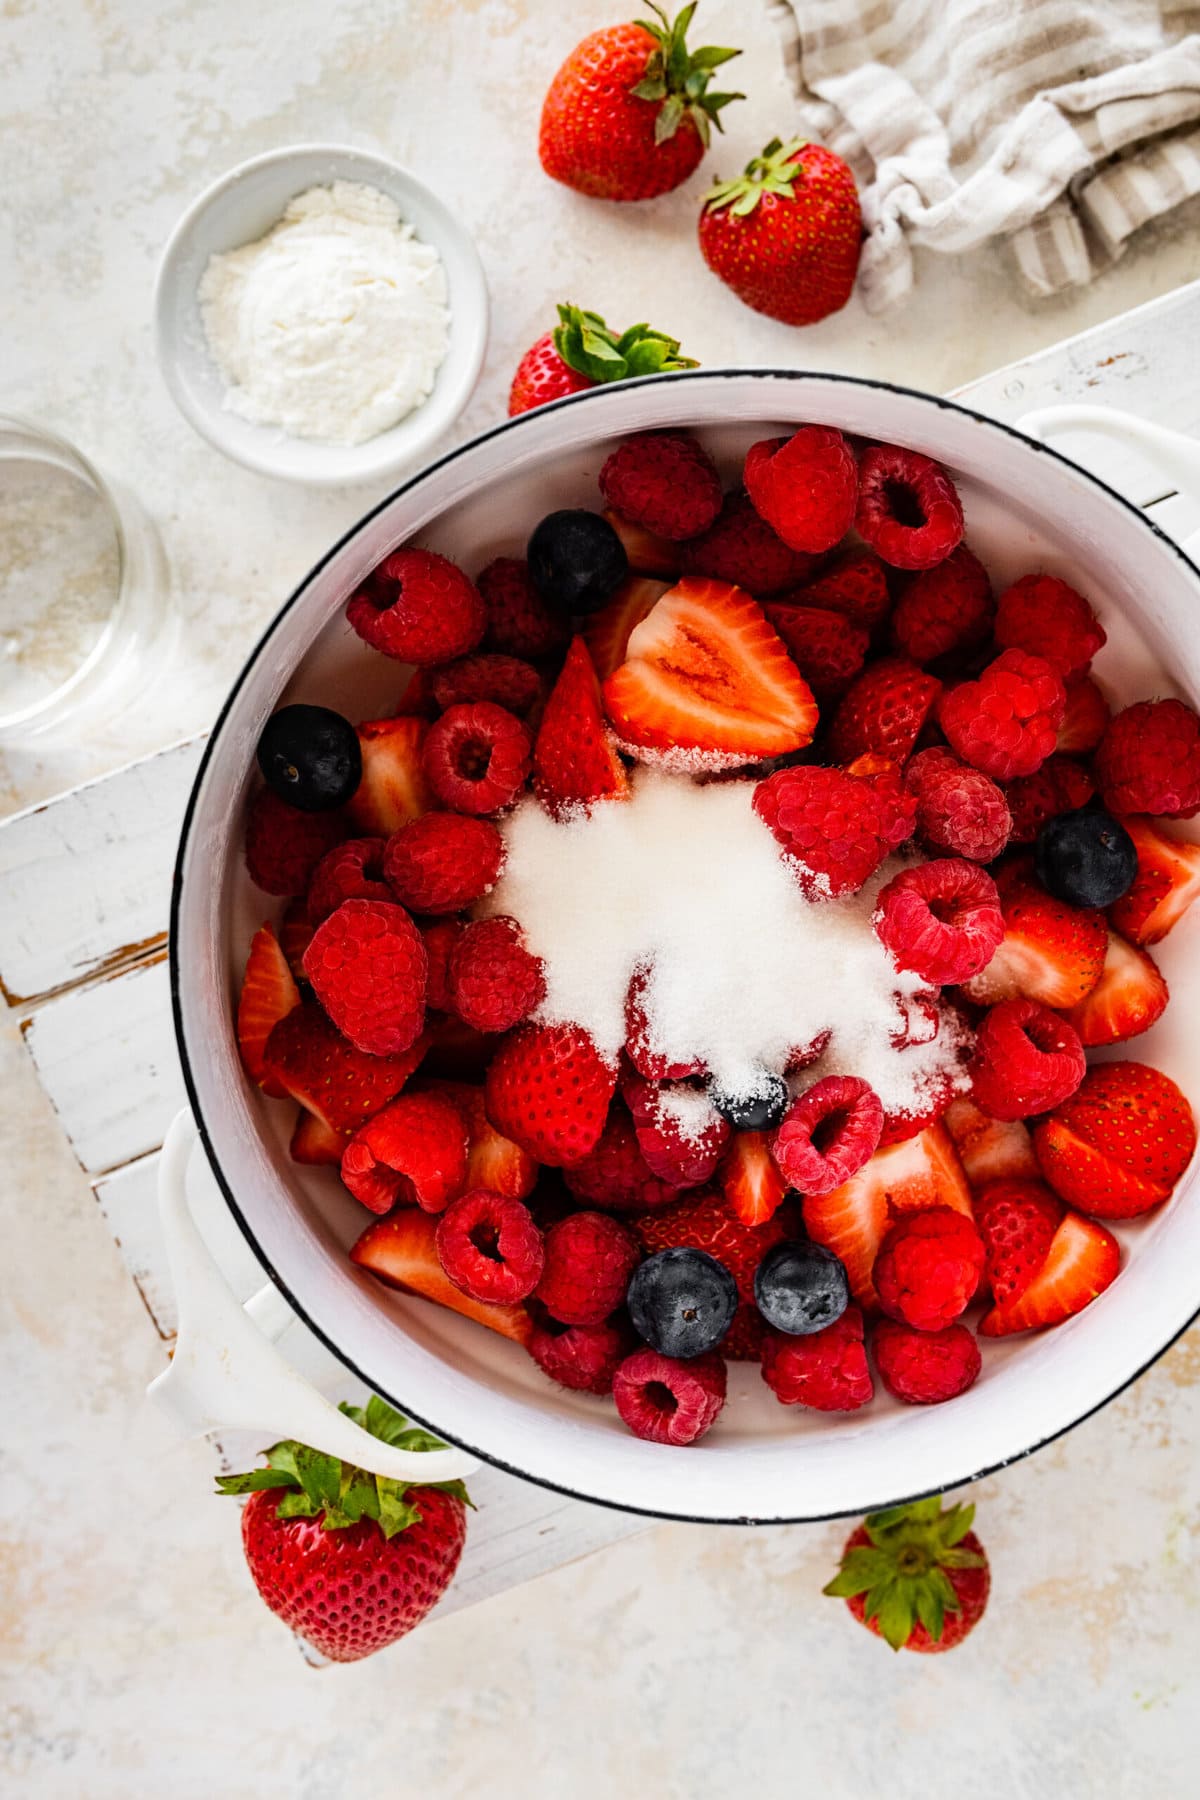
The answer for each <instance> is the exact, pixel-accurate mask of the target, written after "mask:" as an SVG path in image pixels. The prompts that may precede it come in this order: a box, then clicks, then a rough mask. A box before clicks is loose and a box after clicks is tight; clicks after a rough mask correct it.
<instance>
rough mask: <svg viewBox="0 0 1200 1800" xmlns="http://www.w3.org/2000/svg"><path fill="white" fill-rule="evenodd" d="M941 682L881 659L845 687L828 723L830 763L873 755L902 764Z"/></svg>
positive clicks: (906, 664) (902, 662) (898, 661)
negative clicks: (846, 690) (869, 752)
mask: <svg viewBox="0 0 1200 1800" xmlns="http://www.w3.org/2000/svg"><path fill="white" fill-rule="evenodd" d="M941 691H942V684H941V682H940V681H939V680H938V679H937V677H936V676H935V675H930V674H928V673H927V672H926V671H925V670H924V669H922V668H919V667H918V665H917V664H916V663H915V662H910V661H909V660H908V658H907V657H904V656H884V657H881V658H880V660H879V661H878V662H875V663H872V664H871V666H870V668H868V669H864V671H863V673H862V674H861V675H860V676H859V677H858V679H857V680H856V681H855V682H853V683H852V684H851V687H850V689H849V691H848V693H847V694H846V696H845V698H844V700H843V701H842V702H841V705H840V706H839V707H838V709H837V712H836V714H835V715H834V720H833V729H832V731H831V732H830V734H829V750H830V754H831V755H832V757H833V759H834V761H835V762H839V763H842V764H845V763H848V762H853V760H854V758H855V757H856V756H862V755H863V754H864V753H865V752H867V751H874V752H875V754H876V755H877V756H888V757H891V759H892V760H893V762H898V763H904V762H907V761H908V759H909V757H910V756H911V755H912V753H913V750H914V749H915V748H916V743H917V739H918V737H920V735H921V732H922V731H923V730H924V728H925V725H926V723H927V722H928V720H929V717H930V714H931V713H932V712H933V709H934V706H935V704H936V702H937V699H938V696H939V695H940V694H941Z"/></svg>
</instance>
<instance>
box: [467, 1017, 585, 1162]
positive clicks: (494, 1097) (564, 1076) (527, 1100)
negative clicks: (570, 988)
mask: <svg viewBox="0 0 1200 1800" xmlns="http://www.w3.org/2000/svg"><path fill="white" fill-rule="evenodd" d="M616 1085H617V1071H616V1068H615V1067H614V1065H613V1064H611V1063H607V1062H605V1061H604V1058H603V1057H602V1056H601V1055H600V1053H599V1051H598V1050H597V1049H596V1046H595V1044H594V1043H593V1042H592V1040H591V1038H590V1037H589V1036H588V1034H587V1032H586V1031H583V1030H582V1029H581V1028H580V1027H579V1026H578V1025H521V1026H519V1027H518V1028H517V1030H516V1031H510V1032H509V1034H508V1036H507V1037H506V1038H505V1039H504V1041H503V1043H502V1044H501V1046H500V1048H499V1050H498V1051H497V1052H496V1054H495V1056H494V1057H493V1058H492V1062H491V1066H490V1068H489V1069H488V1072H487V1088H486V1094H487V1111H488V1118H489V1119H490V1120H491V1121H492V1124H493V1125H494V1126H495V1127H496V1130H497V1131H499V1132H502V1133H503V1134H504V1136H505V1137H506V1138H511V1139H512V1140H513V1142H514V1143H516V1144H520V1145H521V1147H522V1149H524V1150H527V1151H528V1152H529V1154H530V1156H533V1157H536V1158H537V1160H538V1162H542V1163H549V1164H550V1165H551V1166H552V1167H554V1168H562V1167H563V1166H564V1165H566V1164H569V1163H573V1162H581V1161H582V1160H583V1158H584V1157H585V1156H586V1155H587V1154H588V1152H589V1150H591V1149H592V1148H593V1146H594V1145H595V1143H596V1140H597V1139H598V1138H599V1136H600V1133H601V1132H602V1131H603V1129H604V1121H605V1118H606V1117H607V1115H608V1106H609V1102H610V1101H611V1099H612V1097H613V1092H614V1090H615V1088H616Z"/></svg>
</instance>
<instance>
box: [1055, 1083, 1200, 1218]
mask: <svg viewBox="0 0 1200 1800" xmlns="http://www.w3.org/2000/svg"><path fill="white" fill-rule="evenodd" d="M1033 1143H1034V1148H1035V1150H1036V1151H1037V1158H1038V1161H1039V1163H1040V1164H1041V1166H1042V1173H1043V1175H1044V1177H1045V1179H1046V1180H1047V1181H1048V1182H1049V1183H1050V1186H1051V1187H1052V1188H1053V1189H1054V1191H1055V1193H1056V1194H1059V1195H1061V1197H1062V1198H1063V1199H1064V1200H1065V1201H1066V1202H1067V1203H1068V1205H1070V1206H1077V1207H1078V1208H1079V1210H1080V1211H1081V1212H1085V1213H1089V1214H1092V1215H1093V1216H1095V1217H1097V1218H1101V1219H1128V1218H1133V1217H1135V1216H1136V1215H1137V1214H1139V1213H1143V1212H1148V1211H1149V1210H1150V1208H1151V1207H1153V1206H1159V1205H1161V1203H1162V1202H1163V1201H1164V1200H1165V1199H1166V1198H1167V1197H1168V1195H1169V1194H1170V1193H1171V1191H1172V1189H1173V1188H1174V1186H1175V1183H1176V1182H1177V1181H1178V1180H1179V1177H1180V1176H1181V1175H1182V1174H1183V1172H1184V1170H1185V1169H1186V1168H1187V1165H1188V1163H1189V1162H1190V1161H1191V1158H1192V1155H1193V1153H1194V1151H1195V1148H1196V1123H1195V1120H1194V1118H1193V1116H1192V1109H1191V1107H1190V1106H1189V1104H1188V1102H1187V1100H1186V1098H1185V1096H1184V1095H1183V1094H1182V1093H1181V1091H1180V1089H1179V1088H1178V1087H1177V1086H1176V1084H1175V1083H1174V1082H1173V1081H1172V1080H1171V1078H1170V1076H1169V1075H1164V1074H1163V1073H1162V1070H1161V1069H1152V1068H1150V1067H1149V1066H1148V1065H1147V1064H1146V1063H1138V1062H1110V1063H1097V1064H1096V1065H1095V1066H1094V1067H1093V1068H1091V1069H1089V1070H1088V1072H1087V1074H1086V1075H1085V1076H1084V1078H1083V1084H1082V1086H1081V1087H1080V1088H1078V1089H1077V1091H1076V1092H1075V1093H1074V1094H1072V1095H1071V1098H1070V1099H1069V1100H1064V1101H1063V1103H1062V1105H1061V1106H1057V1107H1055V1109H1054V1111H1053V1112H1052V1113H1050V1114H1049V1116H1048V1117H1047V1118H1045V1119H1042V1120H1041V1121H1040V1122H1039V1123H1038V1124H1037V1125H1036V1126H1035V1127H1034V1132H1033Z"/></svg>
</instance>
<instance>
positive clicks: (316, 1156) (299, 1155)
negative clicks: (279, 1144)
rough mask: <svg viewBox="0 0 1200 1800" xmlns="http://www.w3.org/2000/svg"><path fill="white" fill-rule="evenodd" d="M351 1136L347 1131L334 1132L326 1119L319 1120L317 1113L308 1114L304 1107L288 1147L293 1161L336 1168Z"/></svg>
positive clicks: (297, 1119)
mask: <svg viewBox="0 0 1200 1800" xmlns="http://www.w3.org/2000/svg"><path fill="white" fill-rule="evenodd" d="M349 1135H350V1134H349V1133H348V1132H345V1131H334V1130H333V1129H332V1127H331V1126H329V1125H326V1123H325V1121H324V1119H318V1117H317V1115H316V1113H310V1112H307V1111H306V1110H305V1108H304V1107H303V1106H302V1107H301V1108H300V1111H299V1114H298V1115H297V1118H296V1128H295V1130H294V1131H293V1132H292V1141H291V1143H290V1144H289V1146H288V1149H289V1151H290V1153H291V1158H292V1161H293V1162H298V1163H318V1164H329V1165H332V1166H334V1167H336V1166H337V1165H338V1164H339V1163H340V1162H341V1160H342V1151H343V1150H344V1149H345V1148H346V1144H347V1141H348V1139H349Z"/></svg>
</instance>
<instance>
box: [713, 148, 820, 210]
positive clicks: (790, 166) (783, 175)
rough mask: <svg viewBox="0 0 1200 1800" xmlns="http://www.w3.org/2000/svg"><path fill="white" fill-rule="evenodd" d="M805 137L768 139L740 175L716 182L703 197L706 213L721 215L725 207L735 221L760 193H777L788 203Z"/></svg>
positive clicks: (756, 200) (756, 203) (758, 197)
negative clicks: (784, 140) (758, 153)
mask: <svg viewBox="0 0 1200 1800" xmlns="http://www.w3.org/2000/svg"><path fill="white" fill-rule="evenodd" d="M807 142H808V139H807V138H801V137H795V138H789V139H788V141H787V143H786V144H785V143H783V142H782V141H781V140H780V139H779V138H772V139H771V141H770V143H769V144H767V145H765V146H764V148H763V151H762V153H761V155H759V156H752V157H751V158H750V161H749V162H748V163H747V164H746V167H745V169H744V170H743V172H742V173H741V174H740V175H737V176H735V177H734V179H733V180H732V181H718V182H717V184H716V186H715V187H711V188H709V190H708V192H707V194H705V196H704V207H705V210H706V211H707V212H721V211H723V210H724V208H725V207H729V208H730V210H731V213H732V216H733V217H734V218H735V219H744V218H745V217H746V216H747V214H748V213H752V212H753V211H754V209H755V207H756V206H757V205H758V203H759V201H760V200H761V199H762V197H763V195H764V194H778V195H779V196H780V198H781V199H784V200H790V199H791V198H792V194H793V191H794V188H795V183H796V179H797V177H798V176H799V175H800V174H801V173H802V171H801V169H800V166H799V163H798V161H797V159H798V157H799V155H800V152H801V151H802V150H803V149H804V147H805V145H806V144H807Z"/></svg>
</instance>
